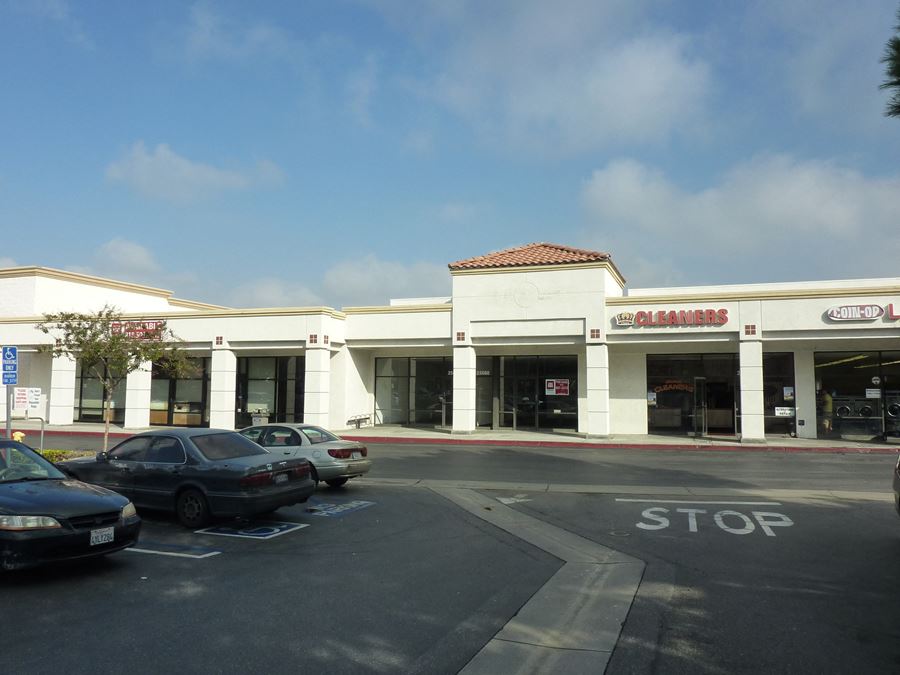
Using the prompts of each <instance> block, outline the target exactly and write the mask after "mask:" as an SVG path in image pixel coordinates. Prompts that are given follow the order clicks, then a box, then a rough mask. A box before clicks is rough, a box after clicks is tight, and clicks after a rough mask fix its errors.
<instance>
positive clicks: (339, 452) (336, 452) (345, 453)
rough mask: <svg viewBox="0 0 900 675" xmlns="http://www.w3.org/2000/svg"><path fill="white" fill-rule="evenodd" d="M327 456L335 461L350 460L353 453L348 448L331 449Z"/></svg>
mask: <svg viewBox="0 0 900 675" xmlns="http://www.w3.org/2000/svg"><path fill="white" fill-rule="evenodd" d="M328 454H329V455H331V456H332V457H334V458H335V459H350V457H351V455H352V454H353V452H352V451H351V450H350V449H349V448H331V449H329V450H328Z"/></svg>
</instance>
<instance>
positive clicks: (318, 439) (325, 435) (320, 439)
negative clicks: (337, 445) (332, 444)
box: [302, 427, 340, 444]
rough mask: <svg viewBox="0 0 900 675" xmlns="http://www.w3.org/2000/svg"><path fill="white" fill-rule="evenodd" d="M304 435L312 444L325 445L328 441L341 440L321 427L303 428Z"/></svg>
mask: <svg viewBox="0 0 900 675" xmlns="http://www.w3.org/2000/svg"><path fill="white" fill-rule="evenodd" d="M302 431H303V433H304V435H305V436H306V437H307V438H308V439H309V442H310V443H313V444H315V443H325V442H326V441H339V440H340V439H339V438H338V437H337V436H335V435H334V434H333V433H331V432H330V431H325V430H324V429H320V428H319V427H303V429H302Z"/></svg>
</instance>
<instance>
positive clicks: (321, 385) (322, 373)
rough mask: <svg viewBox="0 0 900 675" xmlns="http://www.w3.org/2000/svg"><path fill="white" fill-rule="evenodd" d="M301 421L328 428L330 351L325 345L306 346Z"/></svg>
mask: <svg viewBox="0 0 900 675" xmlns="http://www.w3.org/2000/svg"><path fill="white" fill-rule="evenodd" d="M305 377H306V380H305V392H304V399H303V421H304V422H305V423H306V424H316V425H318V426H321V427H326V428H327V427H328V426H329V409H330V401H331V350H330V349H329V348H328V346H327V345H324V346H319V347H317V346H315V345H307V348H306V375H305Z"/></svg>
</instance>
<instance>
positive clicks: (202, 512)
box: [175, 490, 209, 527]
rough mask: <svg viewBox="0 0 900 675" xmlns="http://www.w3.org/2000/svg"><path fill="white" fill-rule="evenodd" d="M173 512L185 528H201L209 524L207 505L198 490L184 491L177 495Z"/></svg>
mask: <svg viewBox="0 0 900 675" xmlns="http://www.w3.org/2000/svg"><path fill="white" fill-rule="evenodd" d="M175 512H176V513H177V515H178V521H179V522H180V523H181V524H182V525H184V526H185V527H203V526H204V525H206V524H207V523H208V522H209V505H208V504H207V503H206V497H204V496H203V493H202V492H200V491H199V490H185V491H184V492H182V493H181V494H180V495H178V500H177V501H176V502H175Z"/></svg>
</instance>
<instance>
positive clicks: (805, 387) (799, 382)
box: [794, 350, 818, 438]
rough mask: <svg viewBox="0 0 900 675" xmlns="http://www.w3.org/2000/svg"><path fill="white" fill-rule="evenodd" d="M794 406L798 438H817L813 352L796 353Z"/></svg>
mask: <svg viewBox="0 0 900 675" xmlns="http://www.w3.org/2000/svg"><path fill="white" fill-rule="evenodd" d="M794 405H795V408H794V415H795V418H794V419H795V421H796V422H797V426H796V429H797V438H816V437H817V436H818V424H817V420H816V362H815V354H814V353H813V352H812V350H803V351H796V352H794ZM801 420H802V421H803V426H801V425H800V421H801Z"/></svg>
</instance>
